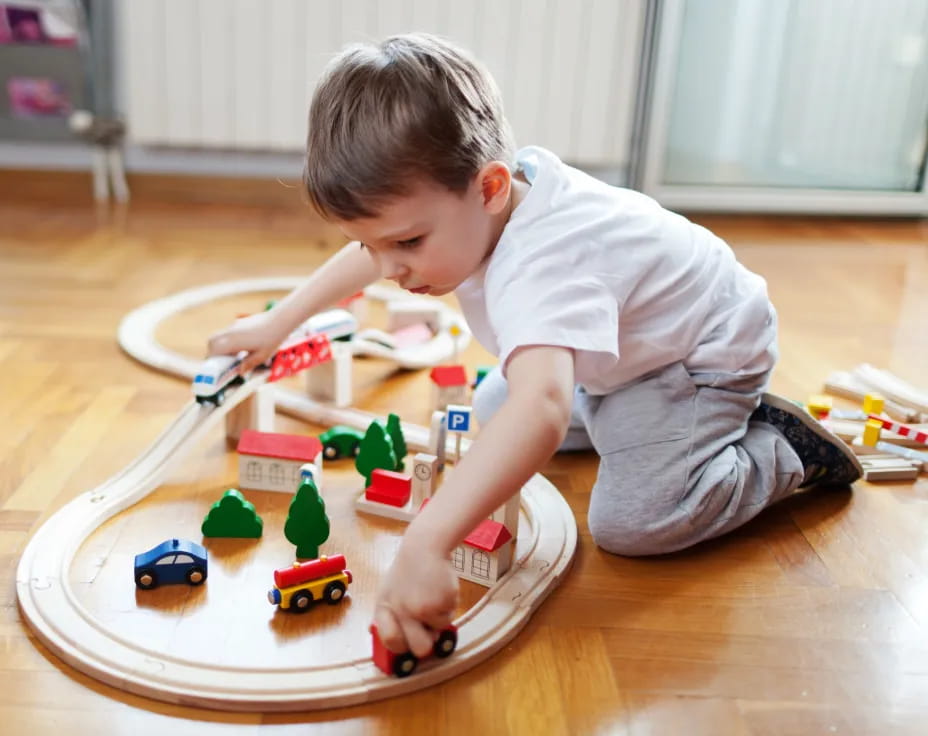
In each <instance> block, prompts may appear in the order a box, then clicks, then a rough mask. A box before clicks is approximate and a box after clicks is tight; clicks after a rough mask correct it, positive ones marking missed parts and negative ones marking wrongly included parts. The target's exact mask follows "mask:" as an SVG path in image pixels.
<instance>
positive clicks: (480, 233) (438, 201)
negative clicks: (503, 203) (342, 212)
mask: <svg viewBox="0 0 928 736" xmlns="http://www.w3.org/2000/svg"><path fill="white" fill-rule="evenodd" d="M481 181H482V179H481V177H479V176H478V177H475V179H474V181H473V182H472V184H471V186H470V187H469V188H468V189H467V191H466V192H464V193H463V194H457V193H455V192H451V191H449V190H448V189H446V188H444V187H442V186H440V185H437V184H431V183H430V184H428V185H425V184H423V185H419V186H417V187H416V188H415V189H414V190H413V191H412V192H411V193H409V194H408V195H404V196H401V197H397V198H395V199H393V200H390V201H389V202H388V203H387V204H386V205H384V206H383V207H382V208H381V209H380V212H379V213H378V214H377V215H376V216H375V217H369V218H362V219H358V220H350V221H345V220H339V221H336V224H337V225H338V226H339V227H340V228H341V230H342V232H344V233H345V235H346V236H347V237H348V238H349V239H351V240H357V241H360V242H361V243H362V244H363V247H365V248H367V249H368V250H369V251H370V253H371V255H372V256H373V258H374V260H375V261H376V262H377V264H378V265H379V266H380V272H381V275H382V276H383V277H384V278H388V279H391V280H393V281H395V282H396V283H398V284H399V285H400V286H401V287H402V288H404V289H408V290H409V291H411V292H413V293H415V294H432V295H433V296H441V295H442V294H447V293H448V292H450V291H453V290H454V289H456V288H457V287H458V286H459V285H460V284H461V282H463V281H464V280H465V279H467V278H468V277H469V276H470V275H471V274H472V273H474V271H476V270H477V268H478V267H479V266H480V264H481V263H482V262H483V260H484V259H485V258H486V257H487V256H488V255H489V254H490V252H491V251H492V250H493V247H494V246H495V245H496V241H497V240H498V239H499V236H500V234H501V233H502V229H503V227H504V226H505V224H506V223H505V219H506V217H502V216H501V215H502V212H503V210H502V209H501V208H500V207H499V206H498V205H499V200H498V197H497V196H495V195H496V194H497V192H495V191H494V192H493V194H494V196H490V197H488V196H487V191H486V187H485V185H484V184H482V183H481ZM507 183H508V182H507ZM507 194H508V187H507ZM506 216H507V217H508V212H507V213H506Z"/></svg>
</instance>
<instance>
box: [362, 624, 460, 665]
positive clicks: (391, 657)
mask: <svg viewBox="0 0 928 736" xmlns="http://www.w3.org/2000/svg"><path fill="white" fill-rule="evenodd" d="M370 631H371V643H372V645H373V650H374V653H373V659H374V664H375V665H377V668H378V669H379V670H381V671H382V672H383V673H384V674H387V675H396V676H397V677H408V676H409V675H411V674H412V673H413V672H415V671H416V667H417V666H418V665H419V658H418V657H417V656H416V655H415V654H413V653H412V652H403V653H402V654H394V653H393V652H391V651H390V650H389V649H387V648H386V647H385V646H384V645H383V642H382V641H380V636H379V635H378V634H377V627H376V626H374V624H371V629H370ZM457 645H458V627H457V626H455V625H453V624H452V625H451V626H449V627H448V628H447V629H443V630H442V632H441V633H440V634H439V635H438V638H437V639H436V640H435V645H434V646H433V647H432V654H433V655H434V656H436V657H441V658H442V659H444V658H445V657H447V656H449V655H450V654H451V653H452V652H453V651H454V650H455V648H456V647H457Z"/></svg>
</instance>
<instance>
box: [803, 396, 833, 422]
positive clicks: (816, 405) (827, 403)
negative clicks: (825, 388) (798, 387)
mask: <svg viewBox="0 0 928 736" xmlns="http://www.w3.org/2000/svg"><path fill="white" fill-rule="evenodd" d="M831 404H832V399H831V397H830V396H825V395H824V394H816V395H815V396H810V397H809V404H808V409H809V414H811V415H812V416H813V417H815V418H816V419H822V418H823V417H826V416H828V414H829V412H831Z"/></svg>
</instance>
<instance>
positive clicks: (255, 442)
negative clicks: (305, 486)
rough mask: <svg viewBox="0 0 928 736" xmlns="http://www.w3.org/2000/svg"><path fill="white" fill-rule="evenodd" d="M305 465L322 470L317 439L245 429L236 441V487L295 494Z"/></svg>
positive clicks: (320, 446) (320, 453)
mask: <svg viewBox="0 0 928 736" xmlns="http://www.w3.org/2000/svg"><path fill="white" fill-rule="evenodd" d="M304 463H313V464H314V465H315V466H316V467H317V468H319V469H321V468H322V443H321V442H320V441H319V438H318V437H306V436H302V435H294V434H280V433H277V432H259V431H257V430H254V429H246V430H244V431H243V432H242V436H241V439H239V442H238V484H239V488H250V489H252V490H256V491H283V492H285V493H294V492H295V491H296V489H297V487H298V486H299V485H300V479H301V475H300V466H301V465H303V464H304Z"/></svg>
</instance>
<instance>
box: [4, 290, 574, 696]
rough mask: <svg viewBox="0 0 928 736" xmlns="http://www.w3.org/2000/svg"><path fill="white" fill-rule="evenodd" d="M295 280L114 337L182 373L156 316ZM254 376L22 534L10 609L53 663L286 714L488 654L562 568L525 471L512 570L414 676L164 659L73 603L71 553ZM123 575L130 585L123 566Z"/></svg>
mask: <svg viewBox="0 0 928 736" xmlns="http://www.w3.org/2000/svg"><path fill="white" fill-rule="evenodd" d="M295 283H296V282H295V280H293V279H255V280H246V281H236V282H228V283H225V284H216V285H212V286H208V287H202V288H200V289H193V290H189V291H186V292H181V293H179V294H175V295H173V296H171V297H168V298H166V299H162V300H158V301H157V302H152V303H150V304H148V305H145V306H143V307H141V308H139V309H137V310H135V311H134V312H132V313H131V314H129V315H127V316H126V318H125V319H124V320H123V323H122V324H121V326H120V330H119V340H120V344H121V345H122V346H123V348H124V349H125V350H126V351H127V352H128V353H129V354H130V355H132V356H133V357H135V358H136V359H138V360H140V361H142V362H144V363H146V364H147V365H151V366H153V367H155V368H158V369H160V370H163V371H166V372H170V373H173V374H176V375H179V376H182V377H188V378H189V377H190V376H192V375H193V373H194V372H195V371H196V368H197V365H198V362H197V361H193V360H191V359H189V358H186V357H184V356H181V355H177V354H175V353H172V352H171V351H168V350H166V349H164V348H163V347H161V346H160V345H158V344H157V342H156V340H155V339H154V333H155V328H156V327H157V325H158V324H159V323H160V322H161V321H163V320H164V319H166V318H167V317H169V316H171V315H173V314H175V313H176V312H179V311H182V310H184V309H188V308H190V307H192V306H195V305H198V304H202V303H204V302H207V301H210V300H213V299H217V298H220V297H226V296H229V295H231V294H238V293H247V292H253V291H267V290H276V289H290V288H293V286H294V285H295ZM391 291H395V290H389V289H387V290H384V291H381V292H375V294H374V295H373V298H390V295H389V292H391ZM396 293H401V292H396ZM442 308H443V310H447V311H448V312H450V313H451V314H450V316H449V319H457V315H456V313H454V312H453V310H451V309H450V308H448V307H445V306H444V305H442ZM264 383H265V376H261V375H258V376H255V377H252V378H251V379H249V380H248V381H247V382H246V383H245V384H244V385H242V386H241V387H239V388H237V389H236V390H234V391H231V392H229V394H228V396H227V398H226V400H225V402H224V403H223V405H222V406H221V407H218V408H215V407H212V406H200V405H198V404H196V403H195V402H191V403H190V404H188V405H187V406H186V407H185V408H184V409H183V410H182V411H181V413H180V414H179V415H178V416H177V417H176V418H175V419H174V420H173V421H172V422H171V424H170V425H169V426H168V427H166V428H165V429H164V431H163V432H162V433H161V434H160V436H159V437H158V438H157V439H156V440H155V441H154V442H153V443H152V444H151V445H150V446H149V447H148V448H147V449H146V450H145V451H144V452H143V453H142V454H141V455H139V456H138V457H137V458H136V459H135V460H133V461H132V462H131V463H130V464H129V465H128V466H127V467H126V468H125V469H123V470H122V471H121V472H120V473H118V474H117V475H115V476H113V477H112V478H110V479H109V480H107V481H105V482H104V483H103V484H101V485H100V486H98V487H97V488H95V489H93V490H90V491H87V492H85V493H83V494H81V495H80V496H78V497H77V498H75V499H74V500H73V501H71V502H70V503H68V504H67V505H66V506H64V507H63V508H61V509H60V510H59V511H57V512H56V513H55V514H54V515H53V516H52V517H51V518H49V519H48V520H47V521H46V522H45V523H44V524H43V525H42V526H41V527H40V528H39V530H38V531H37V532H36V533H35V535H34V536H33V537H32V539H31V540H30V542H29V544H28V545H27V547H26V549H25V551H24V553H23V556H22V559H21V560H20V563H19V567H18V569H17V577H16V585H17V596H18V600H19V606H20V609H21V611H22V614H23V618H24V620H25V621H26V622H27V624H28V625H29V626H30V627H31V628H32V630H33V631H34V632H35V634H36V636H37V637H38V638H39V639H40V640H41V641H42V642H43V643H44V644H45V645H46V646H47V647H48V648H49V649H50V650H51V651H52V652H54V653H55V654H56V655H58V656H59V657H60V658H61V659H62V660H63V661H65V662H67V663H68V664H69V665H71V666H72V667H74V668H75V669H78V670H80V671H81V672H84V673H85V674H87V675H90V676H91V677H94V678H96V679H98V680H101V681H103V682H106V683H108V684H110V685H113V686H114V687H117V688H120V689H123V690H126V691H129V692H133V693H137V694H140V695H144V696H147V697H151V698H154V699H158V700H163V701H167V702H172V703H178V704H185V705H194V706H199V707H208V708H216V709H222V710H244V711H295V710H312V709H319V708H328V707H334V706H341V705H349V704H354V703H362V702H367V701H371V700H376V699H380V698H386V697H390V696H393V695H398V694H401V693H407V692H411V691H414V690H418V689H421V688H423V687H427V686H429V685H432V684H434V683H436V682H440V681H442V680H446V679H448V678H450V677H453V676H455V675H457V674H459V673H460V672H463V671H464V670H467V669H469V668H471V667H473V666H474V665H476V664H478V663H479V662H481V661H483V660H484V659H486V658H487V657H489V656H491V655H492V654H493V653H494V652H496V651H498V650H499V649H500V648H502V647H503V646H504V645H505V644H506V643H507V642H509V641H510V640H511V639H512V638H513V637H514V636H515V635H516V634H517V633H518V632H519V631H520V630H521V629H522V627H523V626H524V625H525V624H526V623H527V621H528V619H529V617H530V616H531V614H532V613H533V611H535V610H536V609H537V607H538V606H539V605H540V604H541V602H542V601H543V600H544V599H545V597H546V596H547V595H548V594H549V593H550V592H551V591H552V590H553V589H554V588H555V587H556V586H557V584H558V583H559V582H560V580H561V579H562V577H563V575H564V574H565V572H566V571H567V569H568V568H569V566H570V563H571V561H572V559H573V555H574V552H575V549H576V544H577V528H576V523H575V521H574V517H573V514H572V512H571V510H570V508H569V506H568V505H567V503H566V502H565V501H564V499H563V498H562V497H561V495H560V493H559V492H558V491H557V489H556V488H555V487H554V486H553V485H552V484H551V483H550V482H548V481H547V480H546V479H545V478H543V477H542V476H541V475H535V476H534V477H533V478H531V480H530V481H529V482H528V483H527V484H526V485H525V486H524V487H523V489H522V508H521V512H522V515H523V518H524V520H525V521H527V522H528V523H527V525H526V526H527V528H528V529H529V532H528V534H527V535H525V534H523V535H522V536H521V537H520V551H519V557H518V558H517V560H516V561H515V563H514V564H513V567H512V569H511V570H510V571H509V573H507V574H506V575H505V577H504V578H503V579H501V580H500V581H499V582H498V583H497V584H496V585H495V586H493V587H492V588H491V589H490V590H488V591H487V593H486V594H485V595H484V596H483V597H482V598H481V599H480V600H479V601H478V602H477V603H476V604H475V605H474V606H473V607H471V608H470V609H469V610H467V611H466V612H465V613H464V614H463V615H462V616H461V617H460V618H459V619H458V620H457V621H456V624H457V625H458V626H459V646H458V649H457V651H456V653H455V655H454V656H452V657H450V658H448V659H445V660H437V661H432V662H427V663H424V664H423V667H422V668H421V671H420V672H417V673H416V675H414V676H413V677H410V678H406V679H395V678H392V677H387V676H385V675H383V674H382V673H381V672H380V671H379V670H378V669H376V668H375V667H374V665H373V663H372V662H371V661H370V659H368V658H367V657H364V658H352V657H346V658H345V659H344V660H343V661H333V662H326V663H308V664H307V663H305V662H294V663H293V664H292V666H285V667H283V666H264V665H262V663H260V662H255V663H254V664H253V665H249V666H248V667H239V666H220V665H216V664H211V663H207V662H202V661H195V660H194V659H192V658H184V657H181V656H176V655H168V654H165V653H164V652H162V651H157V650H155V649H153V648H151V647H149V646H147V645H146V643H145V642H144V641H139V640H135V639H131V638H129V637H126V636H119V635H116V634H114V633H112V632H111V631H109V630H108V628H107V627H106V626H105V625H104V624H103V623H102V622H101V621H100V620H98V618H96V617H95V616H94V614H93V613H92V612H91V611H89V610H88V609H87V608H86V607H85V606H84V605H82V603H81V602H80V600H79V597H78V595H77V594H76V592H75V590H74V587H73V584H72V581H71V568H72V565H73V563H74V560H75V555H76V554H77V551H78V550H79V548H80V547H81V545H82V543H83V542H84V541H85V540H86V539H87V538H88V537H89V536H90V535H91V534H92V533H93V532H94V531H95V530H96V529H97V528H98V527H99V526H100V525H101V524H103V523H104V522H105V521H106V520H107V519H110V518H111V517H113V516H115V515H116V514H119V513H120V512H122V511H124V510H125V509H127V508H128V507H130V506H131V505H133V504H134V503H136V502H138V501H140V500H141V499H143V498H144V497H145V496H147V495H148V494H149V493H151V492H152V491H153V490H155V489H156V488H157V487H158V486H159V485H161V484H162V483H163V482H164V481H165V478H166V476H167V473H168V472H169V470H170V469H171V468H172V467H175V466H176V464H177V463H178V462H179V461H180V460H181V459H182V457H183V455H184V454H185V453H187V452H190V451H191V449H192V448H194V447H196V445H197V443H198V440H199V439H200V438H202V437H203V436H204V435H206V434H207V433H209V432H210V431H211V430H213V429H215V428H217V427H218V426H219V425H220V424H221V423H222V422H223V418H224V415H225V414H226V412H228V411H229V410H230V409H232V408H233V407H234V406H236V405H237V404H238V403H239V402H241V401H243V400H244V399H245V398H247V397H248V396H249V395H250V394H251V393H253V392H254V391H256V390H257V389H258V388H260V387H261V386H262V385H263V384H264ZM274 392H275V393H274V395H275V401H276V403H277V406H278V407H279V408H281V409H282V410H284V411H287V412H288V413H291V414H295V415H297V416H300V417H303V418H305V419H307V420H309V421H312V422H314V423H318V424H336V423H337V424H347V425H351V426H355V427H358V428H359V429H363V428H365V427H366V426H367V424H368V423H369V422H370V421H371V420H372V419H373V415H370V414H367V413H365V412H361V411H358V410H354V409H336V408H333V407H329V406H325V405H322V404H319V403H317V402H314V401H311V400H310V399H308V398H306V397H304V396H300V395H298V394H296V393H295V392H292V391H289V390H287V389H284V388H280V387H276V386H275V388H274ZM403 429H404V432H405V433H406V437H407V442H408V444H409V446H410V447H411V448H416V449H424V448H425V446H426V444H427V441H428V430H427V429H426V428H425V427H419V426H416V425H410V424H404V427H403ZM526 536H527V537H528V539H527V540H526V539H525V537H526ZM526 542H527V543H526ZM126 580H127V583H126V584H127V585H131V578H130V576H129V574H128V573H127V576H126ZM359 633H361V632H359Z"/></svg>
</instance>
